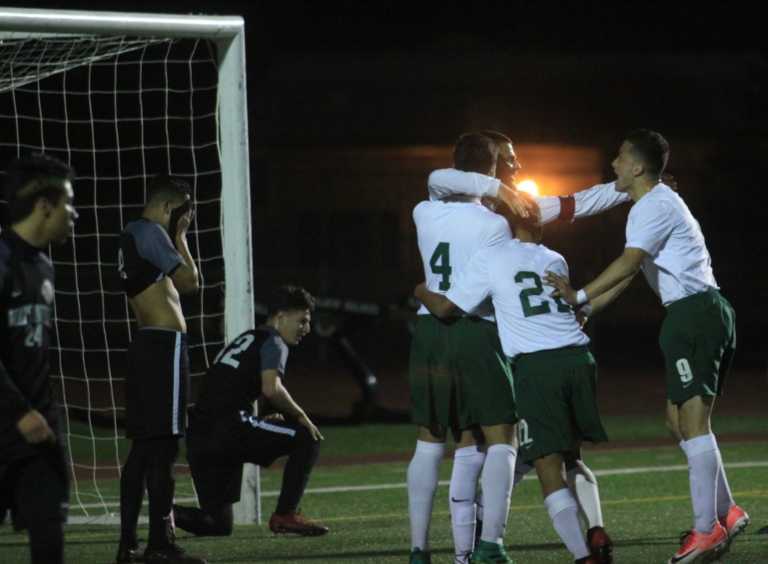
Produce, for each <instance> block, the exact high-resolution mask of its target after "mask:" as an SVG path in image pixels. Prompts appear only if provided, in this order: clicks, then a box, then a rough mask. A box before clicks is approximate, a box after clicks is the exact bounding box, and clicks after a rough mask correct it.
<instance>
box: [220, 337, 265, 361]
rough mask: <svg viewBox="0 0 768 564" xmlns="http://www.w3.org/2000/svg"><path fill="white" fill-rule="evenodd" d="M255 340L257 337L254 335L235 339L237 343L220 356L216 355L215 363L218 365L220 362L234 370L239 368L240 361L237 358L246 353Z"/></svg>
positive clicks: (223, 351)
mask: <svg viewBox="0 0 768 564" xmlns="http://www.w3.org/2000/svg"><path fill="white" fill-rule="evenodd" d="M254 339H255V337H254V336H253V335H242V336H241V337H239V338H237V339H235V341H234V342H233V343H232V344H231V345H229V347H227V348H225V349H224V350H222V351H221V352H220V353H219V354H218V355H216V358H215V359H214V360H213V363H214V364H216V363H217V362H220V363H222V364H226V365H227V366H231V367H232V368H237V367H238V366H240V360H238V358H237V357H239V356H240V355H241V354H243V352H245V350H246V349H247V348H248V347H250V346H251V344H252V343H253V341H254Z"/></svg>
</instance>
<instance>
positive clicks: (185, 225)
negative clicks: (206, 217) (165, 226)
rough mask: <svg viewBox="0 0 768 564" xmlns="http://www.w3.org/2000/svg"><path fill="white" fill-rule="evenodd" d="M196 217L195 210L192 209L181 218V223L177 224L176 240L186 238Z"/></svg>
mask: <svg viewBox="0 0 768 564" xmlns="http://www.w3.org/2000/svg"><path fill="white" fill-rule="evenodd" d="M194 216H195V212H194V210H192V209H190V210H189V211H188V212H187V213H185V214H184V215H182V216H181V217H180V218H179V222H178V223H177V224H176V238H177V239H178V238H179V237H186V236H187V230H188V229H189V226H190V225H191V224H192V218H193V217H194Z"/></svg>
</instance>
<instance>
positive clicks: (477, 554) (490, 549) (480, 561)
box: [469, 540, 515, 564]
mask: <svg viewBox="0 0 768 564" xmlns="http://www.w3.org/2000/svg"><path fill="white" fill-rule="evenodd" d="M469 561H470V562H471V564H515V563H514V561H513V560H512V559H511V558H510V557H509V555H508V554H507V551H506V550H505V549H504V546H503V545H500V544H496V543H495V542H488V541H484V540H481V541H480V542H479V543H478V545H477V548H476V549H475V551H474V552H473V553H472V556H470V558H469Z"/></svg>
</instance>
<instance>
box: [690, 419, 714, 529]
mask: <svg viewBox="0 0 768 564" xmlns="http://www.w3.org/2000/svg"><path fill="white" fill-rule="evenodd" d="M714 438H715V437H714V436H713V435H712V434H711V433H710V434H708V435H702V436H700V437H695V438H693V439H691V440H689V441H686V442H685V453H686V455H687V456H688V476H689V480H690V484H691V503H692V505H693V526H694V528H695V529H696V530H697V531H699V532H700V533H709V532H710V531H712V528H713V527H714V526H715V521H716V520H717V512H716V511H715V498H716V497H717V492H716V489H717V474H718V457H717V444H716V443H715V441H714Z"/></svg>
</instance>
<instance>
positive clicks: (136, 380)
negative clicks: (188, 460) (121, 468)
mask: <svg viewBox="0 0 768 564" xmlns="http://www.w3.org/2000/svg"><path fill="white" fill-rule="evenodd" d="M128 363H129V373H128V377H127V379H126V402H125V408H126V435H127V436H128V438H130V439H148V438H153V437H171V436H174V437H180V436H183V435H184V429H185V427H186V415H187V401H188V395H189V356H188V353H187V336H186V334H184V333H180V332H178V331H171V330H165V329H140V330H139V331H138V332H136V334H135V335H134V339H133V341H132V342H131V344H130V346H129V347H128Z"/></svg>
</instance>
